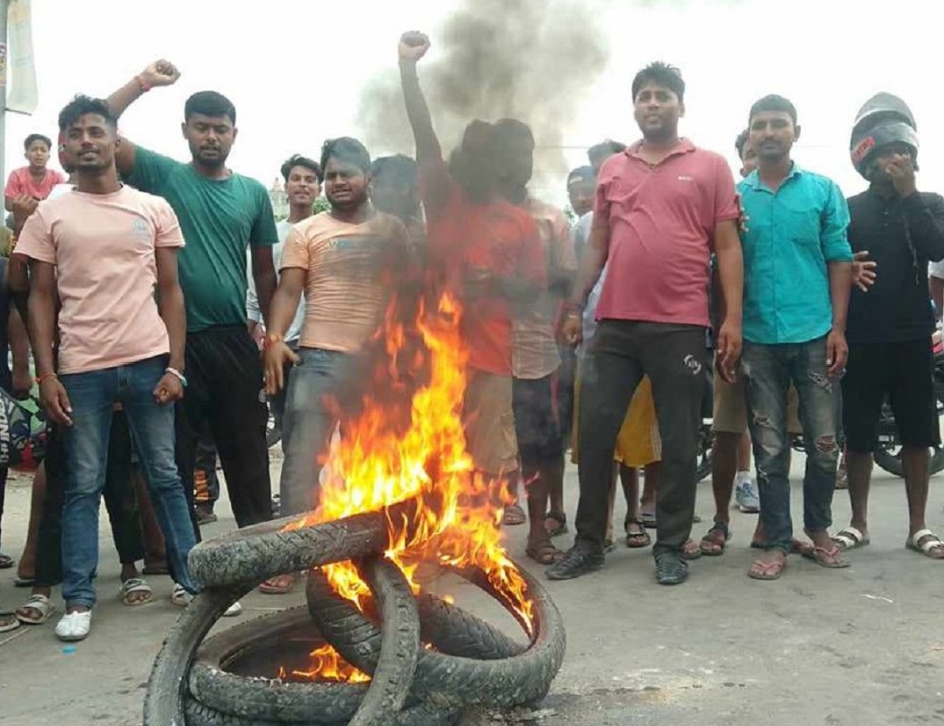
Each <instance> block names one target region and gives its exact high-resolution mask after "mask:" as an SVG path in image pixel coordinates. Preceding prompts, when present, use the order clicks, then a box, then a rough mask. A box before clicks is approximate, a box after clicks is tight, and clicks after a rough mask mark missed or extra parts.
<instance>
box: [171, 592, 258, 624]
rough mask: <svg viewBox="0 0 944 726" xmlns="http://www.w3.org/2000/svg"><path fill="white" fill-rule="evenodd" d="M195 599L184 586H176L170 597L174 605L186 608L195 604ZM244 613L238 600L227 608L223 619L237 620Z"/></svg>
mask: <svg viewBox="0 0 944 726" xmlns="http://www.w3.org/2000/svg"><path fill="white" fill-rule="evenodd" d="M193 598H194V596H193V595H192V594H191V593H189V592H187V591H186V590H185V589H184V586H183V585H174V592H173V593H172V594H171V596H170V601H171V602H172V603H174V605H176V606H177V607H181V608H185V607H187V606H188V605H189V604H190V603H191V602H193ZM242 611H243V606H242V604H241V603H240V602H239V600H237V601H236V602H234V603H233V604H232V605H230V606H229V607H228V608H226V612H225V613H223V617H224V618H235V617H236V616H237V615H239V614H240V613H242Z"/></svg>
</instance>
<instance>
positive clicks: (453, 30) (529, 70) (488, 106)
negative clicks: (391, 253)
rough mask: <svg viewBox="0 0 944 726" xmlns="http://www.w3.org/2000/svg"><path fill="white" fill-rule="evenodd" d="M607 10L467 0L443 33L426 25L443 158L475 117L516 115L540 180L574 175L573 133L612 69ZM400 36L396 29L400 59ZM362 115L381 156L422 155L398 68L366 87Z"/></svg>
mask: <svg viewBox="0 0 944 726" xmlns="http://www.w3.org/2000/svg"><path fill="white" fill-rule="evenodd" d="M598 7H599V6H598V4H597V3H595V2H587V0H465V2H464V3H463V4H462V6H461V7H460V8H459V10H458V11H457V12H456V13H455V14H454V15H452V16H451V17H450V18H449V19H448V20H447V21H446V23H445V25H444V26H443V27H442V28H441V29H439V30H436V29H423V28H419V30H427V32H429V33H430V39H431V41H432V49H431V50H430V53H429V56H427V58H424V59H423V60H422V61H421V62H420V64H419V74H420V82H421V84H422V86H423V90H424V91H425V92H426V96H427V98H428V100H429V105H430V110H431V112H432V115H433V123H434V124H435V126H436V131H437V133H438V134H439V139H440V142H441V143H442V146H443V152H444V153H445V154H446V155H448V153H449V151H450V150H451V149H452V148H453V147H454V146H455V145H456V144H457V143H458V141H459V139H460V138H461V135H462V130H463V129H464V128H465V126H466V124H468V122H469V121H471V120H472V119H474V118H480V119H483V120H486V121H495V120H497V119H499V118H504V117H510V118H517V119H520V120H521V121H524V122H525V123H527V124H528V125H530V126H531V129H532V131H533V132H534V137H535V141H536V143H537V146H538V148H537V150H536V152H535V176H536V179H535V181H536V182H538V185H540V180H539V179H537V177H538V176H544V175H548V176H552V177H555V178H556V179H557V180H558V181H559V179H560V175H561V174H563V173H565V172H566V171H567V169H566V168H565V163H564V155H563V151H562V149H561V148H560V147H561V146H562V144H563V140H564V138H565V134H566V133H567V132H568V130H569V129H570V126H571V124H572V123H574V122H575V121H576V119H577V115H578V111H579V108H580V102H581V100H582V99H583V98H584V94H585V91H587V90H588V89H589V88H590V87H591V86H592V85H593V83H594V82H595V81H596V79H597V78H598V77H599V75H600V74H601V73H602V71H603V70H604V69H605V67H606V63H607V57H608V52H607V47H606V35H605V33H604V32H603V30H602V29H601V28H600V26H599V25H598V19H599V18H600V13H599V12H598ZM409 29H410V28H403V30H409ZM398 38H399V33H398V32H395V33H391V37H390V51H391V58H394V57H395V48H396V43H397V40H398ZM392 65H394V63H392ZM359 111H360V112H359V115H358V119H359V124H360V127H361V129H360V133H361V136H362V138H363V140H364V141H365V143H366V144H367V146H368V148H369V149H370V150H371V153H372V154H373V155H375V156H377V155H380V154H382V153H394V152H397V153H407V154H412V153H413V151H414V148H413V136H412V134H411V132H410V127H409V123H408V121H407V118H406V113H405V111H404V109H403V99H402V96H401V92H400V81H399V76H398V75H397V72H396V68H395V67H394V68H392V69H391V71H390V72H389V73H386V74H384V75H383V77H381V78H379V79H378V80H377V81H375V82H374V83H373V84H371V85H369V86H368V87H367V88H366V89H365V91H364V94H363V95H362V97H361V103H360V109H359Z"/></svg>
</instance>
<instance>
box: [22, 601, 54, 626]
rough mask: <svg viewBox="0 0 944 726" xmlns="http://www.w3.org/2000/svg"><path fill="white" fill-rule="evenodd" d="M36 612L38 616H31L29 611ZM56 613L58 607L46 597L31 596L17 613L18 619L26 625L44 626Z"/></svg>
mask: <svg viewBox="0 0 944 726" xmlns="http://www.w3.org/2000/svg"><path fill="white" fill-rule="evenodd" d="M31 610H32V611H35V612H36V613H38V614H37V615H31V614H30V613H29V611H31ZM54 612H56V606H55V605H53V604H52V601H51V600H50V599H49V598H48V597H46V596H45V595H30V596H29V598H27V600H26V602H25V603H23V604H22V605H21V606H20V607H19V608H17V611H16V619H17V620H19V621H20V622H21V623H23V624H24V625H42V624H43V623H45V622H46V621H47V620H49V618H50V617H52V614H53V613H54Z"/></svg>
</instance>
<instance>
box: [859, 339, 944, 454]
mask: <svg viewBox="0 0 944 726" xmlns="http://www.w3.org/2000/svg"><path fill="white" fill-rule="evenodd" d="M933 369H934V355H933V353H932V351H931V341H930V338H922V339H921V340H909V341H905V342H901V343H867V344H854V345H850V346H849V360H848V362H847V363H846V374H845V376H843V378H842V399H843V412H842V420H843V427H844V429H845V435H846V446H847V447H848V448H849V449H850V450H851V451H856V452H861V453H866V452H871V451H874V450H875V446H876V443H877V440H876V437H877V431H876V429H877V426H878V421H879V418H880V416H881V412H882V403H883V402H884V401H885V400H886V399H887V400H888V402H889V403H890V404H891V407H892V413H894V414H895V423H896V425H897V427H898V435H899V437H900V439H901V443H902V445H905V446H917V447H921V446H929V447H930V446H938V445H939V444H940V443H941V434H940V426H939V423H938V416H937V404H936V402H935V400H934V380H933Z"/></svg>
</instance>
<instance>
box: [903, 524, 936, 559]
mask: <svg viewBox="0 0 944 726" xmlns="http://www.w3.org/2000/svg"><path fill="white" fill-rule="evenodd" d="M905 547H907V548H908V549H909V550H911V551H912V552H919V553H920V554H922V555H924V556H925V557H928V558H930V559H932V560H944V542H942V541H941V538H940V537H938V536H937V535H936V534H934V532H932V531H931V530H930V529H922V530H921V531H920V532H915V533H914V535H913V536H912V537H909V538H908V541H907V542H905ZM935 550H937V552H938V554H936V555H935V554H932V552H934V551H935Z"/></svg>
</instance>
